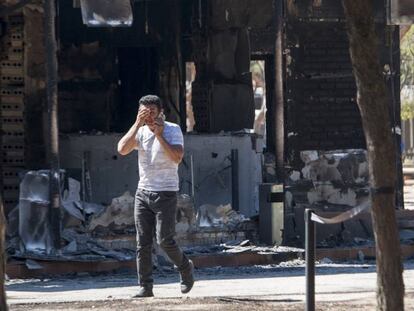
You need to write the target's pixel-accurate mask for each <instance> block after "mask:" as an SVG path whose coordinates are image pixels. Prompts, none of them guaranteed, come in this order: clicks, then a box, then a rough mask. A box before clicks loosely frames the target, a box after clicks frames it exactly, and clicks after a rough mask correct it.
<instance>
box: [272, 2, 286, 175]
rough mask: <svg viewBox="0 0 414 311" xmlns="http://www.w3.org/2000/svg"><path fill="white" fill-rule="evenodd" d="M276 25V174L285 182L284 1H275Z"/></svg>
mask: <svg viewBox="0 0 414 311" xmlns="http://www.w3.org/2000/svg"><path fill="white" fill-rule="evenodd" d="M275 17H276V18H275V25H276V27H275V28H276V40H275V52H274V53H275V54H274V60H275V80H274V81H275V90H274V92H275V120H274V122H275V123H274V124H275V129H274V131H275V134H274V135H275V136H274V137H275V142H276V144H275V145H276V172H277V178H278V180H279V181H282V180H283V178H284V177H283V176H284V162H285V156H284V149H285V118H284V114H285V109H284V105H285V102H284V94H283V78H284V70H283V68H284V66H283V18H284V13H283V0H275Z"/></svg>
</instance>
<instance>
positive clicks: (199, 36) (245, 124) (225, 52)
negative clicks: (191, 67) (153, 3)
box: [192, 0, 274, 132]
mask: <svg viewBox="0 0 414 311" xmlns="http://www.w3.org/2000/svg"><path fill="white" fill-rule="evenodd" d="M193 12H194V15H193V23H192V59H193V60H194V61H195V64H196V69H197V74H196V80H195V81H194V82H193V85H192V88H193V102H192V104H193V107H194V114H195V118H196V130H197V131H200V132H219V131H222V130H224V131H235V130H241V129H243V128H252V127H253V118H254V103H253V92H252V85H251V83H252V82H251V81H252V78H251V73H250V56H251V54H252V45H251V40H250V38H252V36H251V35H250V29H252V28H253V29H255V32H254V36H253V38H254V40H253V41H254V44H253V50H257V51H259V52H264V51H269V50H271V47H272V46H273V44H270V46H268V45H267V44H263V43H262V42H261V40H260V39H259V38H262V35H261V34H262V33H265V32H266V31H267V33H268V34H269V33H271V32H272V26H273V16H274V9H273V1H271V0H267V1H265V0H263V1H248V0H244V1H233V0H216V1H202V2H200V3H199V4H197V3H196V4H194V9H193Z"/></svg>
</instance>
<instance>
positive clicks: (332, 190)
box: [0, 0, 402, 243]
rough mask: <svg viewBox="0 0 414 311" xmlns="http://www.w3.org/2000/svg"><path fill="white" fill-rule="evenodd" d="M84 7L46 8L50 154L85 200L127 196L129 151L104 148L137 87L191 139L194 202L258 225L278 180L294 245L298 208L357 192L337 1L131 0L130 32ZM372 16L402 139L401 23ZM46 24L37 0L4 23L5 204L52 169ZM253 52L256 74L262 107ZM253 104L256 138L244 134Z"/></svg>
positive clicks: (353, 120)
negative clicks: (53, 94)
mask: <svg viewBox="0 0 414 311" xmlns="http://www.w3.org/2000/svg"><path fill="white" fill-rule="evenodd" d="M10 2H11V3H12V2H13V1H10ZM121 2H122V1H121ZM85 3H93V1H91V0H84V1H76V0H74V1H59V2H58V10H57V33H58V36H57V41H58V46H59V50H58V65H59V83H58V89H59V95H58V101H59V131H60V161H61V167H62V169H64V170H65V171H66V172H67V174H68V175H69V176H70V177H71V178H73V179H76V180H78V181H79V182H81V190H80V191H81V193H82V197H81V199H82V200H83V201H85V202H90V203H92V202H94V203H99V204H104V205H109V204H110V203H111V201H112V199H113V198H117V197H120V196H122V194H124V193H125V192H126V191H129V193H133V191H134V189H135V187H136V184H137V178H138V172H137V164H136V155H132V156H127V157H126V158H120V157H119V156H118V155H117V153H116V147H115V146H116V142H117V140H118V139H119V138H120V137H121V133H123V132H124V131H126V130H127V129H128V128H129V126H130V125H131V124H132V122H133V121H134V119H135V117H136V110H137V100H138V99H139V97H141V96H143V95H145V94H148V93H156V94H159V95H160V96H161V97H162V98H163V100H164V106H165V112H166V115H167V119H168V120H170V121H172V122H176V123H178V124H180V126H181V128H182V130H183V131H184V132H186V133H187V134H186V135H185V145H186V154H185V157H184V161H183V163H182V165H181V167H180V182H181V192H182V194H188V195H190V196H191V198H192V200H193V203H194V207H195V209H196V210H198V211H200V210H203V209H205V210H208V207H206V206H208V205H211V206H215V207H217V206H225V205H227V204H231V208H232V210H235V211H237V212H239V213H241V214H242V215H244V216H245V217H248V218H249V217H253V218H254V217H257V216H259V215H260V213H261V209H271V208H272V207H271V206H272V202H270V201H272V200H271V199H270V200H269V197H268V196H267V194H266V191H267V192H269V191H270V190H269V189H270V188H269V187H268V186H266V185H262V184H267V185H268V184H271V185H275V184H277V185H281V187H282V191H281V192H283V193H284V197H283V198H282V199H283V200H282V201H284V204H282V205H280V204H279V205H278V206H276V207H275V206H274V207H273V208H275V209H277V210H278V211H279V214H278V215H280V216H278V217H279V225H278V230H279V232H277V233H276V236H278V242H279V243H280V241H281V239H282V238H283V240H284V241H285V242H286V243H290V242H292V241H293V242H296V241H297V240H298V239H299V240H300V239H301V238H303V224H302V221H303V210H304V208H305V207H308V206H312V207H314V208H315V209H318V210H323V211H341V210H344V209H347V208H349V207H350V206H355V205H357V204H358V203H359V202H361V201H362V200H365V199H367V197H368V195H369V193H368V174H367V170H368V168H367V160H366V153H365V150H364V149H365V140H364V135H363V130H362V126H361V117H360V114H359V111H358V107H357V105H356V86H355V81H354V77H353V74H352V67H351V62H350V57H349V52H348V39H347V36H346V29H345V23H344V16H343V11H342V6H341V1H322V0H320V1H314V0H309V1H290V0H287V1H273V0H211V1H207V0H200V1H192V0H174V1H161V0H148V1H145V0H136V1H131V4H132V16H133V22H132V24H131V25H127V26H130V27H88V26H87V25H85V24H84V20H83V19H82V13H84V12H82V10H85V9H86V8H85V7H84V6H85ZM375 18H376V22H377V29H378V34H379V38H380V41H379V44H380V50H381V63H382V64H383V65H384V79H386V81H387V85H388V87H389V90H390V92H389V94H390V95H389V96H390V100H389V102H390V114H391V115H392V116H393V119H392V120H393V131H394V133H395V141H396V146H399V143H400V142H399V141H400V137H399V135H400V117H399V96H398V95H397V94H398V90H399V80H398V73H399V65H398V64H399V59H398V49H399V36H398V28H397V27H394V26H387V24H386V14H385V8H384V7H383V6H382V5H378V7H376V9H375ZM43 20H44V13H43V10H42V2H41V1H33V2H32V3H31V4H28V5H26V6H25V7H24V8H23V9H22V10H21V11H17V12H14V13H13V14H11V15H7V16H4V17H2V19H1V28H0V29H1V49H0V58H1V73H0V77H1V94H0V96H1V97H0V102H1V113H2V129H3V138H2V150H3V175H2V176H3V194H4V199H5V202H6V210H7V211H11V210H12V209H13V208H14V207H15V205H16V204H17V202H18V197H19V183H20V179H19V177H18V173H19V172H23V171H27V170H36V169H42V168H47V167H48V161H47V157H46V152H45V150H46V146H47V144H48V142H47V138H46V137H47V135H46V134H45V133H46V132H47V131H48V130H49V129H48V126H47V123H46V122H45V120H46V115H47V111H46V109H45V107H46V98H45V80H46V76H45V69H44V63H45V46H44V39H43V37H44V26H43ZM102 20H103V21H105V18H103V19H102V16H100V19H99V21H101V22H102ZM89 26H90V25H89ZM252 61H260V62H261V64H262V69H263V75H262V81H261V82H260V83H262V84H263V85H262V86H261V87H262V89H263V90H265V92H262V95H261V96H262V98H261V99H259V100H257V98H256V100H255V96H256V97H257V95H258V94H255V93H254V91H253V84H256V83H258V82H256V81H255V80H254V77H253V78H252V76H254V72H253V74H252V72H251V68H252V63H251V62H252ZM191 68H192V69H193V70H191ZM194 69H195V70H194ZM194 73H195V75H194ZM189 92H191V96H188V94H189ZM188 98H190V100H189V99H188ZM189 107H190V109H189ZM189 111H192V113H193V117H192V116H191V118H194V119H193V123H194V124H193V125H191V128H190V129H191V130H192V131H187V125H188V119H189V118H190V116H189V114H188V112H189ZM260 113H262V114H263V115H264V114H265V116H266V117H265V121H262V122H263V124H264V127H265V129H264V130H263V131H262V132H261V134H263V135H257V133H254V131H253V128H254V122H255V119H257V118H258V116H259V115H260ZM396 153H399V148H396ZM396 165H397V166H398V168H399V169H401V163H400V162H398V163H396ZM400 186H401V185H400ZM266 187H268V188H266ZM262 188H263V189H268V190H263V191H262V192H263V193H264V194H262V196H261V195H260V193H261V191H260V189H262ZM279 189H280V188H279ZM399 189H400V190H399V192H398V195H397V196H398V197H397V202H399V207H400V208H401V207H402V194H401V187H399ZM279 191H280V190H279ZM279 200H280V198H279ZM258 218H259V219H260V216H259V217H258ZM262 224H263V223H262ZM259 227H260V223H259ZM246 230H247V229H246ZM249 230H250V229H249ZM280 230H282V231H280ZM335 230H336V231H335ZM334 231H335V232H336V233H337V234H340V233H341V232H343V231H344V228H343V227H341V226H339V227H338V228H336V229H334ZM362 231H364V229H363V228H362V229H361V232H362ZM282 233H283V234H282ZM362 235H363V236H367V235H369V233H367V232H362ZM243 237H246V236H243ZM201 238H205V236H204V237H201ZM210 238H211V236H210ZM225 238H228V237H225ZM220 239H223V236H221V237H220V236H216V237H213V238H212V239H210V240H212V242H217V241H219V240H220ZM213 240H214V241H213ZM271 242H275V240H271Z"/></svg>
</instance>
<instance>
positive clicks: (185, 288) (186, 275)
mask: <svg viewBox="0 0 414 311" xmlns="http://www.w3.org/2000/svg"><path fill="white" fill-rule="evenodd" d="M189 264H190V267H189V268H188V269H187V270H185V271H183V272H181V273H180V276H181V282H180V287H181V292H182V293H183V294H187V293H188V292H189V291H190V290H191V289H192V288H193V285H194V264H193V262H192V261H191V260H189Z"/></svg>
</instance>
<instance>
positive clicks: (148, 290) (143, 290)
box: [132, 286, 154, 298]
mask: <svg viewBox="0 0 414 311" xmlns="http://www.w3.org/2000/svg"><path fill="white" fill-rule="evenodd" d="M145 297H154V293H153V292H152V287H145V286H140V287H139V289H138V293H137V294H136V295H134V296H132V298H145Z"/></svg>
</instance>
